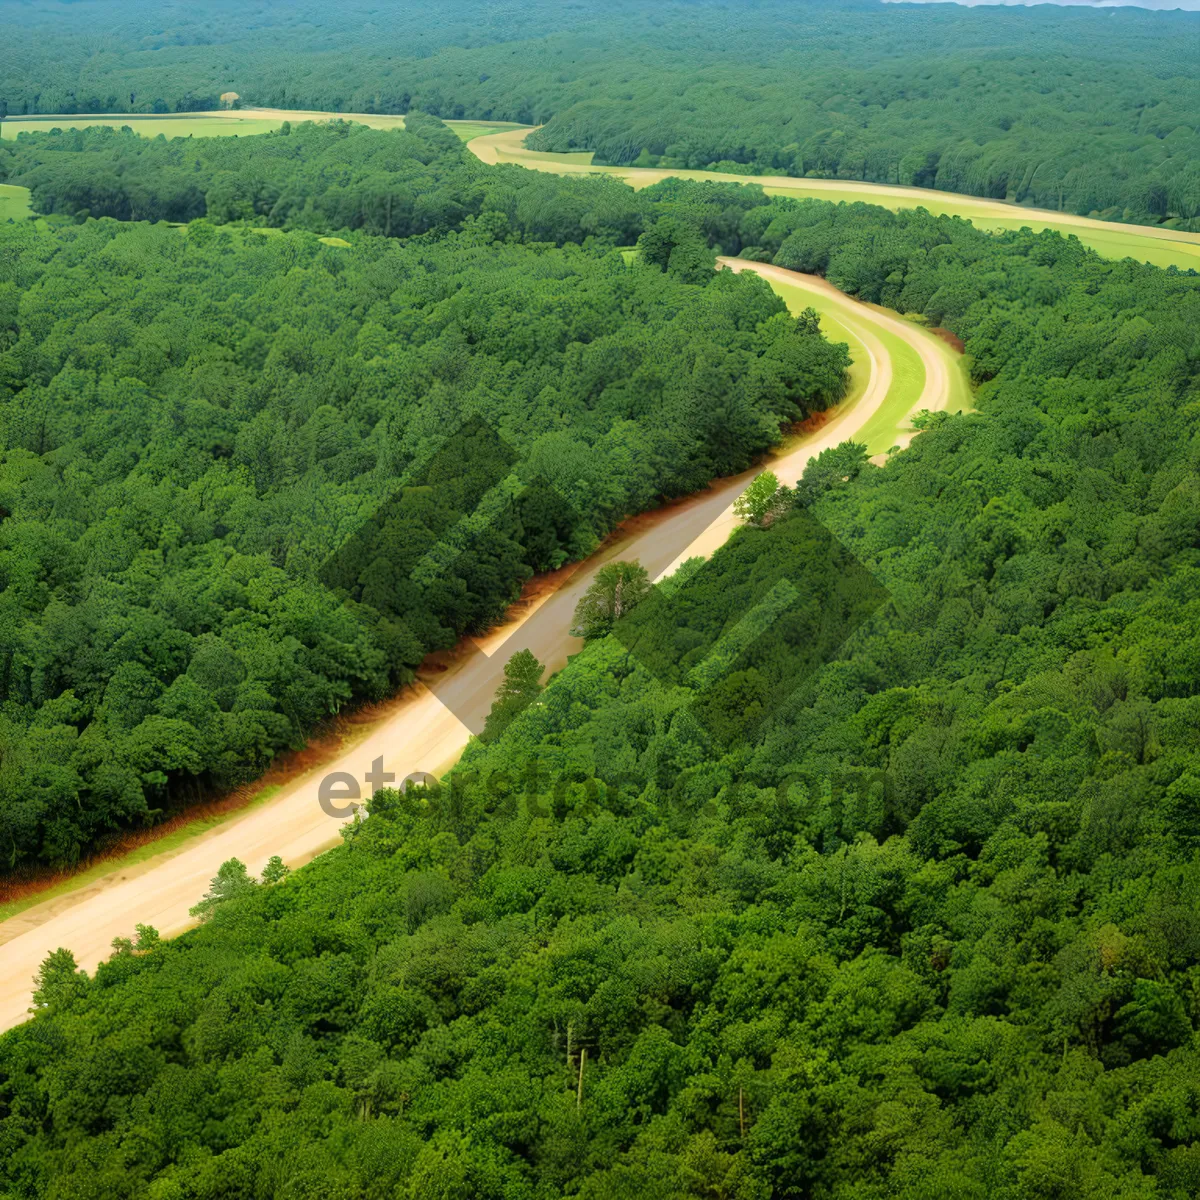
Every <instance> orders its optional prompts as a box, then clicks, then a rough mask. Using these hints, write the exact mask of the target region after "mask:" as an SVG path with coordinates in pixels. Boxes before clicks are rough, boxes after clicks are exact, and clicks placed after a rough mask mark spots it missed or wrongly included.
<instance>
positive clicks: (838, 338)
mask: <svg viewBox="0 0 1200 1200" xmlns="http://www.w3.org/2000/svg"><path fill="white" fill-rule="evenodd" d="M767 282H768V283H769V284H770V285H771V290H772V291H773V292H775V293H776V294H777V295H779V296H781V297H782V298H783V301H784V303H785V304H786V305H787V306H788V311H789V312H791V313H793V314H798V313H800V312H801V311H802V310H803V309H805V308H809V307H811V308H815V309H816V310H817V312H819V313H820V314H821V332H822V333H824V334H825V336H826V337H827V338H828V339H829V340H830V341H831V342H845V343H846V344H847V346H849V347H850V358H851V360H852V363H851V367H850V390H849V392H847V394H846V399H845V400H844V401H843V402H842V405H843V407H847V408H848V407H849V406H850V405H852V404H854V403H855V401H857V400H858V399H860V398H861V396H862V394H863V392H864V391H865V390H866V387H867V383H868V381H869V380H870V374H871V372H870V365H869V363H870V356H869V355H868V353H867V347H866V345H865V343H864V340H863V339H864V337H868V338H870V339H871V341H872V342H873V343H874V345H875V347H876V351H875V352H876V355H878V354H879V353H880V349H882V352H883V353H884V354H886V355H887V356H888V357H889V358H890V359H891V364H892V382H891V386H890V387H889V388H888V391H887V395H886V396H885V397H884V401H883V403H882V404H881V405H880V407H879V409H878V411H877V412H876V413H875V414H874V415H873V416H872V417H871V418H870V420H869V421H868V422H867V423H866V425H864V426H863V428H862V429H861V430H860V432H859V433H857V434H855V438H854V440H855V441H857V442H863V443H865V445H866V447H867V451H868V453H870V454H872V455H875V454H884V453H886V452H887V451H888V450H890V449H891V448H892V447H893V446H895V445H896V444H897V442H898V441H899V440H900V438H901V437H902V436H903V435H904V434H905V433H907V432H911V429H912V427H911V426H910V425H909V423H908V416H909V414H910V413H911V412H912V410H913V408H914V407H916V405H917V403H918V401H919V400H920V398H921V390H922V389H923V388H924V386H925V367H924V365H923V364H922V362H921V359H920V356H919V355H918V354H917V352H916V351H915V350H914V349H913V348H912V347H911V346H910V345H909V344H908V343H907V342H906V341H905V340H904V339H903V338H902V337H900V336H899V335H897V334H894V333H890V332H889V331H887V330H884V329H880V328H879V327H878V326H876V325H871V326H869V327H867V328H864V329H863V330H862V332H861V333H860V332H859V329H860V326H859V325H858V322H857V321H856V320H855V318H854V316H853V310H852V308H851V306H850V305H849V304H846V305H842V304H839V303H837V302H836V301H834V300H831V299H830V297H829V296H828V295H827V294H826V293H824V292H821V291H818V290H816V289H815V288H814V289H811V290H810V289H809V288H806V287H805V286H804V285H803V284H798V283H783V282H781V281H780V280H777V279H769V280H768V281H767ZM927 336H929V337H931V338H932V337H933V335H932V334H929V335H927ZM946 352H947V354H950V353H951V352H950V348H949V347H948V346H947V347H946ZM951 378H952V379H956V380H959V381H961V393H960V392H959V391H958V389H957V388H956V389H955V392H954V393H952V395H954V397H955V399H957V397H958V395H964V396H965V397H966V399H965V400H964V403H963V404H958V403H954V402H952V403H951V405H950V408H951V411H953V410H954V409H955V408H959V407H970V400H969V395H970V391H969V388H968V385H967V383H966V379H965V377H963V375H962V371H961V368H959V367H957V366H956V368H955V375H953V376H952V377H951Z"/></svg>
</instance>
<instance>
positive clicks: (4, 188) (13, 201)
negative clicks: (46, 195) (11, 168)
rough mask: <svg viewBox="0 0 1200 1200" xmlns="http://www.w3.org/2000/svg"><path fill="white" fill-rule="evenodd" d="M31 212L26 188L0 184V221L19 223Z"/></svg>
mask: <svg viewBox="0 0 1200 1200" xmlns="http://www.w3.org/2000/svg"><path fill="white" fill-rule="evenodd" d="M31 212H33V209H32V208H30V207H29V189H28V188H23V187H17V186H16V185H15V184H11V183H0V221H9V220H12V221H21V220H24V218H25V217H27V216H29V214H30V213H31Z"/></svg>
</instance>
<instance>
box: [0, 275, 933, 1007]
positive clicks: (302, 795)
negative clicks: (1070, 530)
mask: <svg viewBox="0 0 1200 1200" xmlns="http://www.w3.org/2000/svg"><path fill="white" fill-rule="evenodd" d="M723 265H725V266H728V267H730V268H731V269H732V270H735V271H747V270H749V271H755V272H757V273H759V274H760V275H762V276H763V277H764V278H765V279H766V280H767V281H768V282H771V283H784V282H787V283H793V284H795V283H797V282H799V283H801V284H802V285H803V286H804V287H805V288H806V289H807V290H809V291H819V292H820V293H821V294H822V295H823V296H825V297H827V298H828V300H829V302H830V304H831V305H833V304H836V305H837V306H838V310H837V319H838V320H839V321H841V322H842V323H843V324H844V325H846V326H847V328H851V329H852V332H853V333H854V334H855V336H858V337H860V338H861V340H862V343H863V345H864V346H865V347H866V350H867V354H868V357H869V359H870V364H869V365H870V378H869V380H868V382H867V385H866V388H865V390H864V391H863V393H862V395H861V396H860V397H859V398H858V399H857V401H855V402H854V403H853V404H851V405H849V406H848V407H845V408H844V409H843V410H839V409H834V410H832V412H831V413H830V415H829V418H828V419H827V420H826V421H825V422H824V424H823V425H822V426H821V427H820V428H819V429H817V430H815V431H814V432H812V433H809V434H806V435H804V436H801V437H798V438H796V439H795V440H793V441H792V442H790V443H789V444H788V445H787V446H785V447H784V448H783V449H782V450H780V451H779V452H778V453H776V454H775V455H774V457H773V460H772V461H771V462H770V464H769V465H770V467H771V469H772V470H773V471H775V473H776V474H777V475H778V476H779V477H780V478H781V480H783V481H784V482H788V483H792V482H794V481H795V480H797V479H798V478H799V477H800V475H801V474H802V472H803V470H804V467H805V465H806V464H807V462H808V460H809V458H810V457H812V456H813V455H815V454H819V453H820V452H821V451H822V450H825V449H827V448H828V447H831V446H835V445H837V444H838V443H839V442H841V441H844V440H846V439H847V438H852V437H853V436H854V435H855V433H856V432H857V431H858V430H860V429H862V428H863V426H864V425H865V424H866V422H867V421H869V420H870V419H871V418H872V416H874V415H875V414H876V413H877V412H878V411H879V409H880V406H881V405H883V404H884V403H885V400H886V399H887V395H888V391H889V388H890V386H891V382H892V368H891V360H890V358H889V355H888V352H887V350H886V348H885V346H884V344H883V342H882V341H881V340H880V338H879V337H878V336H877V331H881V330H888V331H891V332H892V333H895V334H898V335H899V336H900V337H902V338H904V339H905V341H907V342H908V343H909V344H910V345H912V346H914V347H915V348H916V350H917V353H918V354H920V355H921V358H922V362H923V363H924V364H925V383H924V388H923V390H922V392H921V394H920V397H919V400H918V401H917V403H916V404H915V405H914V407H915V408H929V409H938V408H944V407H945V406H946V404H947V401H948V398H949V397H950V394H951V385H950V375H949V372H948V371H947V369H946V365H945V361H944V359H943V358H940V357H939V356H938V354H937V353H934V351H933V349H932V348H931V346H930V345H929V343H930V342H931V341H933V338H932V335H931V334H929V333H928V332H927V331H925V330H922V329H920V328H918V327H917V326H914V325H912V324H910V323H908V322H905V321H903V320H900V319H899V318H898V317H895V316H890V315H888V314H887V313H885V312H880V311H877V310H875V309H872V308H870V307H868V306H866V305H864V304H860V303H858V302H857V301H854V300H851V299H850V298H849V297H847V296H844V295H843V294H842V293H840V292H838V291H837V289H836V288H834V287H832V285H830V284H828V283H826V282H825V281H824V280H820V279H816V278H815V277H812V276H803V275H799V274H797V273H796V272H792V271H785V270H784V269H783V268H781V267H774V266H769V265H765V264H762V263H752V262H748V261H744V260H738V259H728V260H723ZM756 473H757V469H756V470H754V471H749V472H746V473H745V474H743V475H740V476H737V477H735V478H731V479H723V480H720V481H718V482H717V483H716V484H714V485H713V486H712V487H709V488H707V489H705V490H704V491H703V492H699V493H697V494H696V495H694V496H691V497H689V498H688V499H686V500H683V501H680V502H678V503H675V504H671V505H668V506H666V507H665V508H663V509H660V510H658V511H657V512H654V513H650V514H646V515H643V516H641V517H636V518H633V519H631V520H630V521H628V522H627V523H626V525H625V526H624V527H623V529H622V530H621V531H619V532H618V534H616V535H615V536H614V537H612V538H610V539H609V541H608V542H606V543H605V545H604V546H603V547H602V549H601V550H599V551H598V552H597V553H596V554H594V555H593V556H592V557H591V558H589V559H588V560H587V561H586V562H584V563H581V564H579V565H578V566H577V567H576V568H574V569H567V570H564V571H560V572H558V573H557V575H556V576H555V577H554V578H553V580H552V581H550V582H551V584H552V586H544V587H543V588H542V589H541V591H540V593H539V594H537V595H536V597H535V598H533V599H531V600H527V601H523V602H522V603H519V604H518V605H516V606H514V609H513V610H512V611H510V613H509V619H508V621H507V622H506V624H504V625H503V626H501V627H500V628H498V629H496V630H495V631H493V632H492V633H491V634H489V635H488V636H487V637H485V638H480V639H467V640H466V641H465V642H464V645H463V647H462V649H461V651H460V653H458V654H457V655H456V657H455V658H454V659H453V660H452V661H451V662H450V664H449V667H448V669H447V670H446V671H445V672H444V673H441V674H438V675H437V676H431V677H429V679H428V680H426V681H425V682H418V683H416V684H414V685H413V686H412V687H410V688H409V689H407V691H406V694H405V695H404V696H403V697H401V699H400V702H399V703H398V704H396V705H395V706H393V707H392V709H391V710H390V712H389V715H388V716H387V717H386V718H385V719H383V720H381V721H380V723H379V724H378V725H376V726H375V727H373V728H372V729H371V730H370V732H369V733H368V734H367V735H366V737H365V738H363V739H361V740H359V741H357V742H356V743H355V744H354V745H353V746H352V747H350V748H349V749H342V750H337V751H334V752H333V753H332V754H331V755H330V757H329V760H328V761H326V762H324V763H321V764H320V765H319V766H316V767H313V768H312V769H310V770H309V771H308V772H307V773H305V774H304V775H303V776H301V777H300V778H298V779H295V780H294V781H292V782H291V783H289V784H288V785H287V786H286V787H284V788H283V789H281V791H280V792H279V793H278V794H277V795H276V796H274V797H272V798H271V799H270V800H269V801H266V802H264V803H261V804H259V805H257V806H256V807H253V808H251V809H248V810H247V811H245V812H243V813H242V814H241V815H240V816H235V817H232V818H231V819H229V820H228V821H226V822H225V823H224V824H221V825H219V826H217V827H216V828H213V829H210V830H208V831H207V832H205V833H203V834H200V835H198V836H197V837H195V838H193V839H191V840H189V841H188V842H186V843H184V844H183V845H182V846H180V847H178V848H177V849H175V850H173V851H170V852H167V853H164V854H161V855H158V856H156V857H154V858H152V859H149V860H146V861H144V862H141V863H138V864H136V865H134V866H129V867H121V866H119V865H117V866H115V867H114V869H113V871H112V872H111V873H109V874H108V875H105V876H104V877H103V878H101V879H98V880H96V881H94V882H91V883H88V884H86V885H84V886H81V887H80V888H78V889H76V890H74V891H72V892H68V893H65V894H63V895H60V896H57V897H54V898H53V899H50V900H47V901H45V902H44V903H42V904H39V905H36V906H35V907H32V908H29V909H27V910H25V911H24V912H23V913H20V914H19V915H17V916H15V917H12V918H10V919H9V920H8V921H6V922H4V923H3V924H0V966H2V967H3V969H2V970H0V1029H7V1028H10V1027H11V1026H13V1025H16V1024H18V1023H20V1022H21V1021H22V1020H24V1019H25V1017H26V1015H27V1013H28V1008H29V1004H30V997H31V991H32V987H31V982H32V979H33V976H34V974H35V973H36V971H37V969H38V966H39V965H40V964H41V962H42V961H43V959H45V957H46V955H47V954H49V953H50V952H51V951H53V950H55V949H56V948H58V947H60V946H65V947H67V948H68V949H70V950H71V951H73V952H74V954H75V958H76V961H77V962H78V963H79V965H80V966H81V967H83V968H85V969H86V970H88V971H91V970H94V969H95V967H96V965H97V964H98V963H99V962H101V961H102V960H103V959H105V958H107V957H108V955H109V954H110V953H111V946H112V941H113V939H114V938H116V937H129V936H131V935H132V934H133V932H134V926H135V925H136V924H138V923H142V924H147V925H153V926H155V927H156V928H157V929H158V930H159V932H160V933H162V934H163V935H164V936H169V935H172V934H177V933H179V932H181V931H182V930H184V929H186V928H187V927H188V925H189V924H191V921H190V918H189V916H188V909H189V907H190V906H191V905H193V904H195V903H196V901H197V900H199V899H200V897H201V896H202V895H203V894H204V892H205V891H206V890H207V887H208V883H209V880H210V879H211V878H212V877H213V876H214V875H215V874H216V872H217V868H218V867H219V866H220V865H221V863H222V862H224V861H225V860H226V859H229V858H233V857H237V858H240V859H241V860H242V861H243V862H245V863H246V864H247V866H248V867H249V868H250V870H251V871H252V872H254V873H257V872H259V871H260V870H261V869H262V867H263V865H264V864H265V863H266V861H267V859H268V858H269V857H270V856H271V855H273V854H278V855H280V856H282V858H283V860H284V861H285V862H286V863H288V864H289V865H292V866H295V865H299V864H300V863H303V862H306V861H308V860H309V859H311V858H313V857H314V856H315V855H317V854H319V853H320V852H321V851H323V850H325V849H327V848H328V847H330V846H332V845H336V844H337V842H338V840H339V826H340V821H339V820H336V819H334V818H331V817H329V816H327V815H326V814H325V813H324V812H323V811H322V809H321V807H320V806H319V804H318V801H317V788H318V785H319V782H320V780H321V779H322V778H323V777H324V776H325V775H326V774H327V773H329V772H333V771H344V772H347V773H349V774H350V775H352V776H354V777H355V778H356V779H358V780H362V778H363V776H364V775H365V773H366V771H367V770H368V768H369V767H370V765H371V764H372V762H373V761H374V760H375V759H377V758H382V759H383V766H384V770H385V771H390V772H394V773H395V775H396V777H397V779H404V778H405V777H406V776H408V775H410V774H412V773H414V772H417V771H428V772H432V773H434V774H438V773H441V772H443V771H444V770H445V769H446V768H448V767H449V766H450V765H451V764H452V763H453V762H454V760H455V759H456V758H457V756H458V755H459V753H460V752H461V751H462V749H463V747H464V746H465V745H466V742H467V740H468V737H469V732H468V725H473V726H475V727H478V725H479V723H480V722H481V720H482V717H483V716H484V715H486V713H487V710H488V708H489V707H490V704H491V699H492V697H493V695H494V694H495V689H496V686H497V683H498V680H499V677H500V675H501V673H502V671H503V665H504V663H505V662H507V661H508V659H509V658H510V657H511V656H512V655H513V654H515V653H516V652H517V651H518V650H521V649H526V648H528V649H530V650H532V651H533V653H534V654H536V655H537V657H538V658H539V659H540V660H541V661H542V662H544V663H546V664H547V666H548V667H549V669H550V670H551V671H554V670H556V669H558V668H559V667H561V666H562V665H563V664H564V663H565V662H566V658H567V655H568V654H569V653H573V652H575V651H576V650H577V649H578V648H579V646H580V643H579V641H578V640H577V639H575V638H572V637H570V635H569V633H568V632H567V631H568V629H569V627H570V622H571V616H572V614H573V613H574V610H575V605H576V603H577V602H578V600H579V597H580V596H581V595H582V593H583V592H584V590H585V589H586V588H587V586H588V584H589V583H590V582H591V580H592V577H593V576H594V574H595V572H596V570H597V569H598V568H599V567H600V566H601V565H603V563H605V562H607V561H610V560H612V559H614V558H618V557H619V558H623V559H632V558H636V559H638V560H639V561H640V562H641V563H642V565H643V566H645V567H646V569H647V570H648V571H649V572H650V574H651V576H652V577H655V578H657V577H660V576H661V575H663V574H665V573H667V572H668V571H669V570H670V569H671V568H672V567H673V566H674V565H675V564H677V563H678V562H680V561H682V560H683V559H684V558H687V557H691V556H692V555H696V554H708V553H711V552H712V551H713V550H714V549H715V548H716V547H717V546H718V545H720V544H721V542H723V541H724V540H725V538H726V537H727V536H728V533H729V531H730V529H731V528H732V527H733V524H734V517H733V501H734V500H735V499H736V497H737V496H738V495H739V494H740V492H741V491H742V489H743V488H744V487H745V486H746V485H747V484H748V483H749V481H750V480H751V479H752V478H753V476H754V475H755V474H756ZM534 612H539V613H541V614H542V619H539V620H537V621H530V620H529V618H530V617H531V616H532V614H533V613H534ZM430 687H433V688H435V689H436V694H435V693H434V692H433V691H431V690H430ZM439 697H440V698H439ZM447 704H450V705H451V706H452V707H453V708H454V710H455V712H457V713H459V714H460V715H461V716H462V717H463V718H464V720H466V721H467V724H466V725H464V724H463V723H462V722H461V721H460V720H459V719H458V718H457V717H455V716H454V715H452V713H451V711H450V708H448V707H447Z"/></svg>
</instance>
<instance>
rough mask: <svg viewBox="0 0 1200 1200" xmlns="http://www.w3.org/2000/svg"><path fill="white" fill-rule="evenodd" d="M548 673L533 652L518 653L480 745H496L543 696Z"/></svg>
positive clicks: (510, 662) (506, 672) (508, 668)
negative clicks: (505, 731)
mask: <svg viewBox="0 0 1200 1200" xmlns="http://www.w3.org/2000/svg"><path fill="white" fill-rule="evenodd" d="M545 669H546V668H545V667H544V666H543V665H542V663H540V662H538V660H537V658H536V657H534V655H533V653H532V651H530V650H518V651H517V653H516V654H514V655H513V656H512V658H510V659H509V660H508V662H506V663H505V664H504V679H503V681H502V682H501V684H500V686H499V687H498V688H497V689H496V698H495V700H494V701H492V708H491V711H490V712H489V713H488V715H487V720H486V721H485V722H484V726H483V732H482V733H481V734H480V735H479V737H480V741H483V742H494V741H495V740H496V739H497V738H498V737H499V736H500V735H501V734H502V733H503V732H504V730H505V729H507V728H508V726H509V725H511V724H512V722H513V721H515V720H516V719H517V717H519V716H520V715H521V713H523V712H524V711H525V710H526V709H527V708H528V707H529V706H530V705H531V704H532V703H533V702H534V701H535V700H536V699H537V698H538V696H540V695H541V692H542V683H541V680H542V672H543V671H544V670H545Z"/></svg>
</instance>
